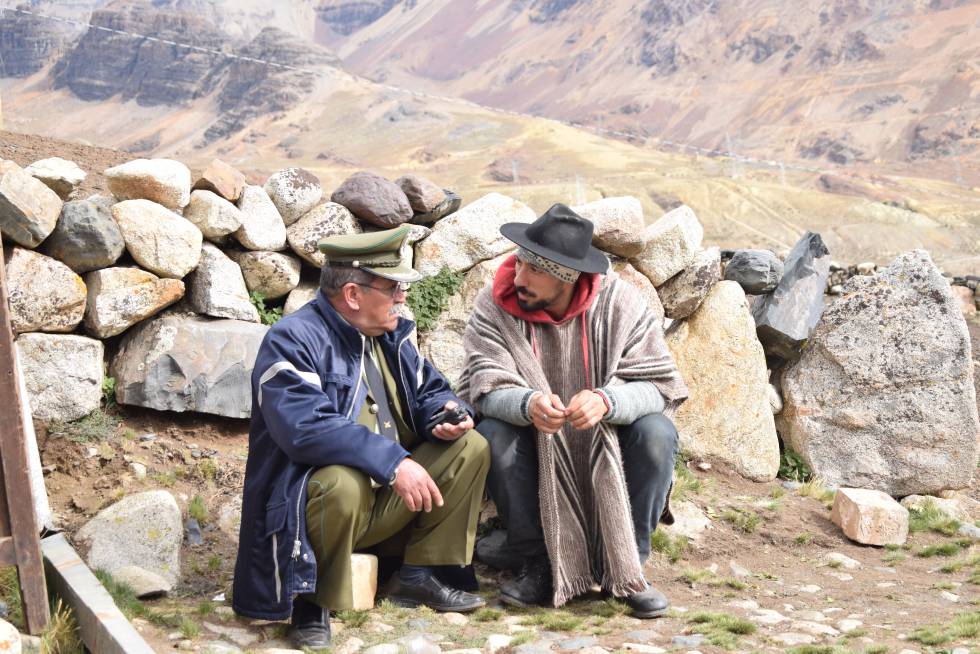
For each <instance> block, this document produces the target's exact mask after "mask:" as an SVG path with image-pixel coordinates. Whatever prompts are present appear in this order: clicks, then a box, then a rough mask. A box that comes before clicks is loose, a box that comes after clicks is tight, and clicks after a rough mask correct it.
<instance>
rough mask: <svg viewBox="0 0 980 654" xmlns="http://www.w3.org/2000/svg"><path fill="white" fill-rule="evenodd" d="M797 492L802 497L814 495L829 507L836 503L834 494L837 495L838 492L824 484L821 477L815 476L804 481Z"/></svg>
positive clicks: (813, 496)
mask: <svg viewBox="0 0 980 654" xmlns="http://www.w3.org/2000/svg"><path fill="white" fill-rule="evenodd" d="M796 492H797V494H798V495H799V496H800V497H812V498H814V499H816V500H819V501H820V502H823V504H824V506H826V507H827V508H828V509H829V508H831V507H832V506H833V505H834V496H835V495H837V492H836V491H832V490H829V489H828V488H827V487H826V486H825V485H824V481H823V479H820V478H819V477H814V478H813V479H810V480H809V481H807V482H804V483H803V485H802V486H800V487H799V488H798V489H797V491H796Z"/></svg>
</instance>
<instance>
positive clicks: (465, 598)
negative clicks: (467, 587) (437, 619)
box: [388, 574, 487, 613]
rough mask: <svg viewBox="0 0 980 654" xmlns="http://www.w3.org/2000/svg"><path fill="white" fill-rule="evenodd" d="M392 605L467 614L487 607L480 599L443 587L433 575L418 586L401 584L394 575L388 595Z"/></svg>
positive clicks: (476, 596)
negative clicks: (423, 607)
mask: <svg viewBox="0 0 980 654" xmlns="http://www.w3.org/2000/svg"><path fill="white" fill-rule="evenodd" d="M388 599H389V600H391V601H392V603H393V604H397V605H398V606H404V607H407V608H415V607H416V606H428V607H429V608H430V609H432V610H433V611H443V612H449V611H452V612H456V613H468V612H469V611H475V610H477V609H479V608H482V607H484V606H486V605H487V603H486V602H485V601H484V600H483V598H482V597H480V596H478V595H473V594H471V593H467V592H466V591H462V590H456V589H455V588H450V587H449V586H445V585H443V584H442V582H440V581H439V580H438V579H436V577H435V575H429V578H428V579H426V580H425V581H423V582H422V583H420V584H403V583H402V581H401V579H400V578H399V577H398V575H397V574H396V575H395V578H394V580H393V581H392V584H391V590H390V591H389V593H388Z"/></svg>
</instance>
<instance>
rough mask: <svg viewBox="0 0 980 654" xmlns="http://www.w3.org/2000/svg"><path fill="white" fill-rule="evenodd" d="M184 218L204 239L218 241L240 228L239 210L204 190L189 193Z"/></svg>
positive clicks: (240, 215) (240, 217) (218, 196)
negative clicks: (199, 231)
mask: <svg viewBox="0 0 980 654" xmlns="http://www.w3.org/2000/svg"><path fill="white" fill-rule="evenodd" d="M184 218H186V219H187V220H189V221H191V222H192V223H194V224H195V225H196V226H197V228H198V229H200V230H201V233H202V234H204V238H207V239H211V240H212V241H213V240H220V239H222V238H224V237H225V236H228V235H229V234H233V233H234V232H236V231H237V230H238V229H239V228H240V227H241V226H242V212H241V209H239V208H238V207H236V206H235V205H234V204H232V203H231V202H229V201H228V200H226V199H224V198H223V197H221V196H220V195H218V194H217V193H212V192H211V191H206V190H195V191H192V192H191V201H190V204H188V205H187V207H186V208H185V209H184Z"/></svg>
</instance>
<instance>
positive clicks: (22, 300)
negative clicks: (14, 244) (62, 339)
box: [6, 248, 86, 333]
mask: <svg viewBox="0 0 980 654" xmlns="http://www.w3.org/2000/svg"><path fill="white" fill-rule="evenodd" d="M6 273H7V286H8V290H7V293H8V295H9V301H10V322H11V324H12V326H13V328H14V331H15V332H19V333H24V332H57V333H63V332H70V331H73V330H74V329H75V327H77V326H78V323H80V322H81V321H82V317H83V316H84V315H85V297H86V289H85V282H83V281H82V278H81V277H79V276H78V275H77V274H76V273H75V272H73V271H72V269H71V268H69V267H68V266H66V265H65V264H63V263H61V262H60V261H57V260H55V259H52V258H51V257H46V256H44V255H43V254H39V253H37V252H34V251H32V250H24V249H22V248H13V252H12V254H11V255H10V260H9V261H8V262H7V266H6Z"/></svg>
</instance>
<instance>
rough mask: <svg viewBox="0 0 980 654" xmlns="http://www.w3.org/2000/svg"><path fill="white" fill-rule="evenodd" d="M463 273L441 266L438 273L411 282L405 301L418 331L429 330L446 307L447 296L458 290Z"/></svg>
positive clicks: (461, 282)
mask: <svg viewBox="0 0 980 654" xmlns="http://www.w3.org/2000/svg"><path fill="white" fill-rule="evenodd" d="M464 277H465V275H464V274H463V273H461V272H453V271H452V270H450V269H449V268H443V269H442V270H440V271H439V274H437V275H433V276H431V277H426V278H425V279H423V280H422V281H419V282H415V283H414V284H412V287H411V289H410V290H409V291H408V297H407V298H406V300H405V302H406V304H408V307H409V308H410V309H411V310H412V314H413V315H414V316H415V325H416V327H417V328H418V331H420V332H427V331H429V330H431V329H432V328H433V327H434V326H435V324H436V320H437V319H438V318H439V315H440V314H441V313H442V312H443V311H444V310H445V309H446V306H447V305H448V303H449V298H450V297H452V296H453V295H455V294H456V293H457V291H459V287H460V286H462V284H463V279H464Z"/></svg>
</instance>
